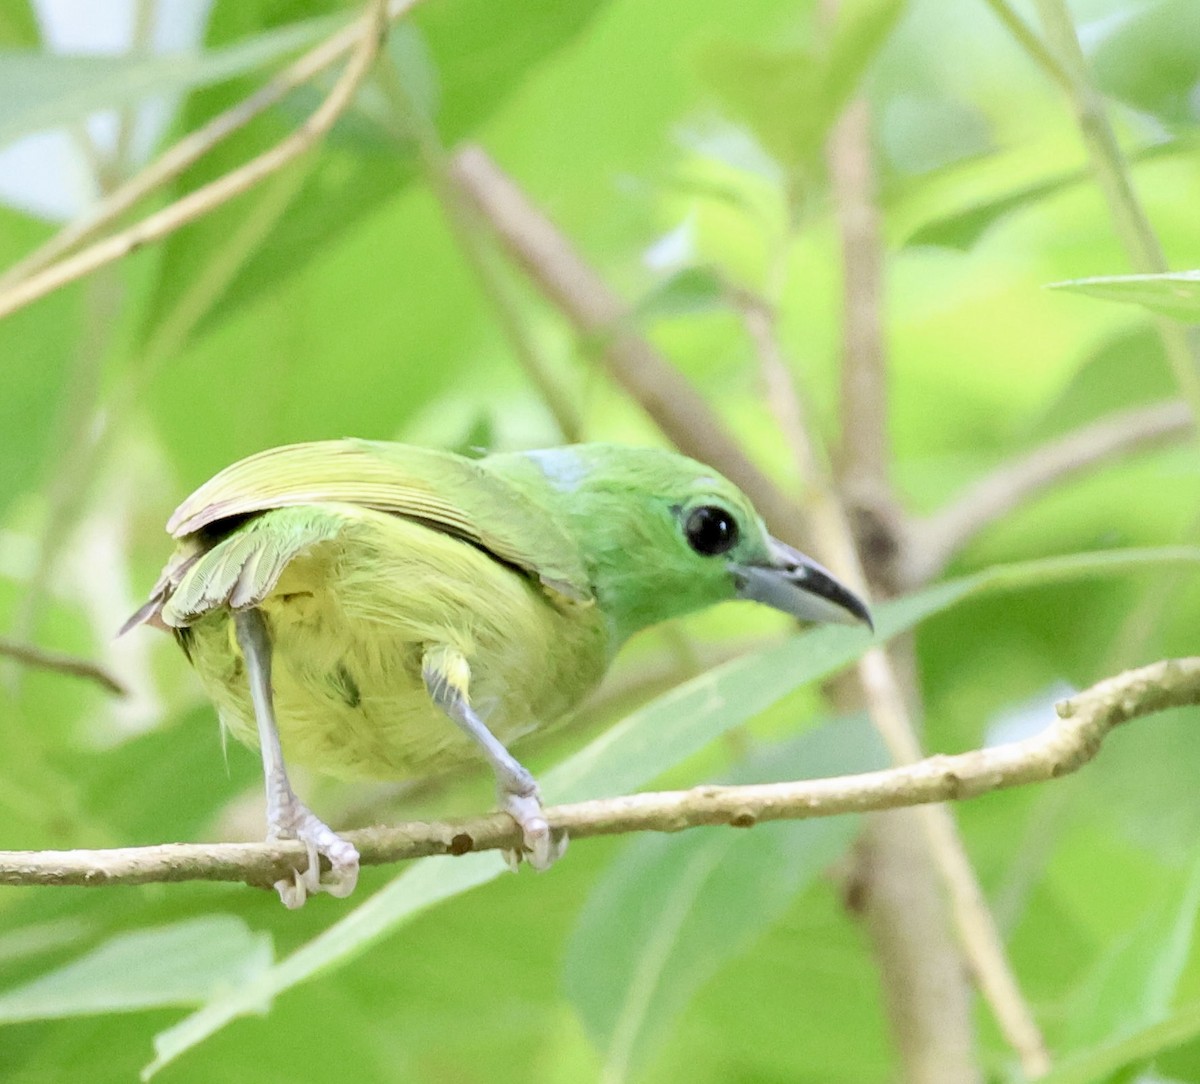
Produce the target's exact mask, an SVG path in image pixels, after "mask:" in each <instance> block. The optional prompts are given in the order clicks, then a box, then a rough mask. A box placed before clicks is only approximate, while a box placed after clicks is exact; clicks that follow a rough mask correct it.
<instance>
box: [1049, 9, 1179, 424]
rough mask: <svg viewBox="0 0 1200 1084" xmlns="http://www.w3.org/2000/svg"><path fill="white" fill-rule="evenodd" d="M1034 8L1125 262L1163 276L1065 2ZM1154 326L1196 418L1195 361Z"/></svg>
mask: <svg viewBox="0 0 1200 1084" xmlns="http://www.w3.org/2000/svg"><path fill="white" fill-rule="evenodd" d="M1037 9H1038V12H1039V14H1040V15H1041V20H1042V25H1043V26H1044V27H1045V30H1046V37H1047V40H1048V42H1049V44H1050V46H1051V47H1052V48H1053V49H1054V51H1055V52H1056V53H1057V54H1058V56H1059V60H1060V63H1061V64H1062V67H1063V70H1064V72H1065V73H1066V75H1067V77H1068V78H1067V83H1066V87H1065V89H1066V91H1067V94H1068V96H1069V98H1070V100H1071V105H1072V107H1073V109H1074V111H1075V118H1076V121H1077V123H1078V124H1079V132H1080V135H1081V136H1082V138H1083V143H1084V146H1085V148H1086V149H1087V154H1088V158H1089V160H1090V162H1091V169H1092V175H1093V176H1094V177H1095V180H1096V183H1097V185H1098V186H1099V188H1100V190H1101V191H1102V192H1103V193H1104V198H1105V200H1106V201H1107V203H1108V208H1109V213H1110V214H1111V215H1112V220H1113V225H1114V227H1115V228H1116V232H1117V236H1118V237H1119V238H1120V240H1121V243H1122V245H1123V246H1124V248H1125V251H1126V253H1127V254H1128V256H1129V260H1130V263H1131V264H1132V265H1133V269H1134V270H1135V271H1138V272H1143V273H1149V274H1155V273H1162V272H1165V271H1167V270H1168V265H1167V259H1166V256H1165V255H1164V254H1163V249H1162V245H1161V244H1160V243H1159V240H1158V236H1157V235H1156V234H1155V232H1154V227H1153V226H1152V225H1151V224H1150V220H1149V218H1148V217H1147V216H1146V211H1145V208H1143V207H1142V204H1141V202H1140V201H1139V199H1138V197H1137V193H1136V192H1135V191H1134V189H1133V180H1132V178H1131V177H1130V173H1129V163H1128V162H1127V161H1126V159H1125V155H1124V154H1123V153H1122V151H1121V147H1120V144H1119V143H1118V142H1117V137H1116V134H1115V133H1114V132H1113V128H1112V124H1111V123H1110V121H1109V119H1108V109H1107V106H1106V104H1105V101H1104V98H1103V96H1102V95H1101V94H1100V92H1099V91H1098V90H1096V88H1095V87H1094V86H1093V85H1092V83H1091V80H1090V78H1089V75H1088V69H1087V60H1086V59H1085V57H1084V55H1083V48H1082V46H1081V45H1080V44H1079V35H1078V34H1077V33H1076V31H1075V24H1074V22H1073V21H1072V19H1071V13H1070V11H1069V10H1068V9H1067V5H1066V0H1037ZM1154 323H1155V326H1156V328H1157V330H1158V334H1159V338H1160V339H1161V340H1162V344H1163V350H1164V352H1165V353H1166V355H1167V360H1168V362H1169V363H1170V365H1171V369H1172V371H1173V373H1174V375H1175V382H1176V383H1177V384H1178V385H1179V391H1180V394H1181V395H1182V396H1183V399H1184V401H1185V402H1186V403H1187V404H1188V406H1189V407H1190V408H1191V411H1192V415H1193V417H1196V418H1200V358H1198V357H1197V352H1196V350H1194V349H1193V347H1192V344H1191V343H1189V341H1188V337H1187V333H1186V331H1185V330H1184V328H1183V327H1182V326H1181V325H1180V324H1178V323H1176V322H1175V321H1173V320H1169V319H1167V318H1166V317H1162V316H1158V317H1155V318H1154Z"/></svg>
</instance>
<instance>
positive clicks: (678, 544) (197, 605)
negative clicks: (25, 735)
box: [129, 440, 866, 902]
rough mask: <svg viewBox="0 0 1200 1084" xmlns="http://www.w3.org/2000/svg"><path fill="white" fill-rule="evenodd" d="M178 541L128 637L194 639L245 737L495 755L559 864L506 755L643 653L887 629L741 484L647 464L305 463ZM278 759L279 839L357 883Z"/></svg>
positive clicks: (387, 456)
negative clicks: (748, 632) (775, 533)
mask: <svg viewBox="0 0 1200 1084" xmlns="http://www.w3.org/2000/svg"><path fill="white" fill-rule="evenodd" d="M168 530H169V531H170V533H171V534H172V535H173V536H174V537H175V538H176V540H177V543H178V545H177V550H176V553H175V555H174V556H173V557H172V559H171V561H170V562H169V563H168V565H167V568H166V569H165V571H164V573H163V576H162V578H161V579H160V580H159V582H158V584H157V585H156V586H155V589H154V592H153V594H152V596H151V599H150V601H149V602H148V603H147V604H146V605H145V606H144V607H143V608H142V609H141V610H140V611H139V612H138V613H137V614H135V615H134V617H133V618H131V620H130V622H129V625H131V626H132V625H135V624H138V623H141V622H149V623H152V624H156V625H159V626H161V627H164V628H167V629H170V630H172V631H173V632H174V634H175V635H176V637H177V638H178V640H179V642H180V643H181V645H182V646H183V647H184V649H185V651H186V652H187V654H188V657H189V658H190V659H191V661H192V664H193V665H194V666H195V668H196V672H197V673H198V674H199V676H200V679H201V681H202V682H203V684H204V687H205V689H206V690H207V692H208V694H209V695H210V696H211V697H212V699H213V701H214V703H215V704H216V706H217V709H218V711H219V713H220V716H221V719H222V721H223V723H224V724H225V726H227V727H228V729H229V730H230V731H231V732H232V733H233V734H234V735H235V736H236V737H237V738H239V739H240V740H242V741H246V742H248V743H254V742H256V741H258V740H259V739H262V740H263V741H264V742H265V743H266V745H267V746H276V745H278V744H279V743H278V742H277V741H276V738H275V733H276V731H277V732H278V736H279V739H281V742H282V752H283V753H284V754H286V756H287V758H288V759H289V760H291V761H295V762H298V763H303V764H307V765H310V766H312V767H314V768H316V769H319V770H321V771H323V772H327V773H330V774H333V775H337V776H341V777H345V778H392V777H397V776H406V775H412V774H416V773H422V772H427V771H431V770H434V769H442V768H446V767H449V766H453V765H455V764H459V763H462V762H467V761H476V760H478V759H479V758H480V756H481V753H482V754H483V755H485V756H486V757H487V759H488V760H489V761H490V762H491V763H492V766H493V770H494V771H495V772H496V774H497V779H498V782H499V785H500V789H501V794H502V796H506V798H507V799H512V801H511V802H509V804H508V805H506V808H510V810H511V811H512V812H513V814H514V816H516V817H517V819H518V820H519V821H520V822H521V823H522V825H523V827H525V828H526V837H527V840H528V839H530V838H533V837H536V848H535V850H537V852H538V853H539V854H540V861H541V862H542V864H549V862H551V861H553V858H554V856H555V854H556V853H557V852H555V851H553V850H552V848H550V843H549V837H548V836H547V834H546V828H545V823H544V821H540V820H539V819H538V818H539V814H538V813H537V808H538V807H537V798H536V787H535V786H534V784H533V782H532V779H531V778H530V777H529V776H528V773H527V772H525V770H524V769H523V768H521V767H520V765H519V764H517V763H516V762H515V761H513V760H512V758H511V757H510V756H509V755H508V753H507V752H506V750H505V748H504V746H506V745H507V744H508V743H509V742H511V741H513V740H515V739H518V738H520V737H521V736H522V735H524V734H527V733H529V732H531V731H534V730H538V729H541V728H543V727H546V726H549V725H552V724H554V723H557V722H559V721H560V720H562V719H563V718H564V717H566V716H567V715H569V714H570V712H571V711H573V710H574V709H575V708H576V707H577V706H578V705H579V703H580V701H581V700H582V699H583V698H584V697H585V696H586V695H587V694H588V693H589V692H590V691H591V690H592V689H593V688H594V687H595V686H596V684H597V683H598V682H599V680H600V678H601V677H602V675H603V673H604V671H605V669H606V667H607V666H608V664H609V662H610V661H611V659H612V657H613V655H614V654H615V653H616V651H617V649H618V648H619V647H620V645H621V644H622V643H623V642H624V641H625V640H626V639H627V638H628V637H629V636H631V635H632V634H633V633H635V632H637V631H639V630H640V629H642V628H645V627H646V626H648V625H652V624H655V623H657V622H659V621H662V620H665V619H667V618H670V617H674V616H676V615H679V614H683V613H687V612H689V611H691V610H695V609H698V608H701V607H703V606H707V605H709V604H711V603H714V602H719V601H721V600H723V599H729V598H734V597H736V596H738V595H742V596H743V597H747V598H752V599H757V600H758V601H762V602H766V603H768V604H769V605H772V606H776V607H778V608H781V609H786V610H788V612H792V613H795V614H797V615H798V616H805V617H810V618H815V619H820V620H841V619H844V618H845V616H846V614H847V613H848V614H849V615H850V616H851V617H856V618H860V619H862V618H865V613H866V611H865V610H864V609H863V608H862V604H861V603H860V602H858V600H857V599H854V598H853V596H851V595H849V593H848V592H846V591H845V589H844V588H841V587H840V585H838V584H836V581H833V580H832V579H831V578H830V577H829V576H828V574H827V573H825V572H824V571H823V570H822V569H820V567H819V566H816V565H814V564H812V563H811V562H808V561H807V559H806V558H803V556H802V555H800V554H796V553H795V551H792V550H789V549H788V548H787V547H785V546H782V544H780V543H778V542H776V541H775V540H774V539H772V538H770V536H769V535H768V534H767V532H766V529H765V528H764V526H763V524H762V521H761V520H760V518H759V517H758V516H757V514H756V513H755V511H754V509H753V508H752V507H751V506H750V504H749V502H748V501H747V500H746V498H745V497H744V496H743V495H742V494H741V493H740V492H739V491H738V490H737V489H736V487H734V486H733V485H731V484H730V483H729V482H728V481H726V480H725V479H724V478H722V477H720V475H718V474H716V473H715V472H714V471H712V470H710V469H709V468H707V467H705V466H703V465H702V464H700V463H697V462H695V461H693V460H690V459H686V458H684V457H682V456H679V455H675V454H672V453H669V452H663V451H654V450H649V449H634V448H624V447H618V446H614V445H599V444H589V445H577V446H573V447H568V448H558V449H551V450H546V451H538V452H527V453H513V454H506V455H493V456H488V457H486V458H484V459H481V460H470V459H466V458H464V457H461V456H456V455H452V454H450V453H446V452H435V451H429V450H426V449H420V448H412V447H408V446H405V445H399V444H384V443H372V442H368V441H360V440H344V441H328V442H320V443H312V444H299V445H292V446H288V447H283V448H275V449H271V450H269V451H266V452H262V453H260V454H258V455H255V456H252V457H250V458H248V459H245V460H242V461H241V462H239V463H235V464H234V465H233V466H231V467H229V468H227V469H226V470H224V471H222V472H221V473H219V474H218V475H216V476H215V477H214V478H213V479H211V480H210V481H209V482H207V483H205V484H204V485H203V486H201V487H200V489H198V490H197V491H196V492H195V493H194V494H192V496H190V497H189V498H188V499H187V500H186V501H184V503H183V504H182V505H181V506H180V507H179V509H177V510H176V512H175V513H174V515H173V516H172V517H171V520H170V521H169V523H168ZM814 607H815V608H814ZM243 615H244V616H243ZM255 675H257V677H255ZM252 678H253V679H254V680H251V679H252ZM256 682H257V684H258V687H259V693H258V695H257V699H256V697H255V696H254V695H252V692H251V689H252V686H254V685H255V683H256ZM456 724H457V725H456ZM264 728H265V729H264ZM489 732H490V733H489ZM497 740H498V741H497ZM276 760H278V757H277V756H276V755H275V754H273V753H272V752H271V749H270V748H267V747H266V746H265V747H264V763H265V764H266V766H267V775H268V798H269V807H270V809H271V810H273V812H271V813H270V814H269V816H270V817H271V819H272V834H275V835H287V834H290V835H298V836H299V838H302V839H308V840H310V842H311V841H312V840H314V839H318V840H319V847H320V849H321V851H322V853H326V854H332V855H333V857H334V859H335V867H336V866H337V865H338V862H339V861H340V862H341V864H342V866H343V867H344V869H343V872H345V871H347V870H349V869H350V867H351V865H354V867H355V868H356V863H357V856H353V855H352V852H353V849H352V848H349V846H348V844H344V841H340V840H337V837H334V836H333V834H332V833H330V832H329V830H328V829H327V828H325V826H324V825H323V824H321V823H320V822H319V821H317V820H316V818H315V817H313V816H312V814H311V813H309V812H308V811H307V810H306V809H304V807H303V806H302V805H301V804H300V803H299V802H298V800H296V799H295V796H294V795H293V794H292V793H291V790H290V786H289V785H288V784H287V780H286V775H285V773H284V771H283V768H282V761H281V760H278V764H275V763H274V761H276ZM276 777H278V778H276ZM273 787H274V788H275V789H274V791H273V790H272V788H273ZM273 795H274V797H272V796H273ZM271 800H274V801H276V805H275V806H270V801H271ZM530 803H532V804H530ZM531 825H532V828H531ZM318 830H319V831H318ZM322 832H323V833H324V834H323V835H322V834H321V833H322ZM331 840H332V841H334V842H333V843H332V844H331V843H330V841H331ZM337 844H341V846H342V847H343V848H344V849H345V850H344V852H343V853H340V857H339V853H338V852H337V851H336V845H337ZM331 846H332V847H334V850H330V847H331ZM351 858H352V860H351ZM349 883H350V884H352V883H353V880H352V877H350V878H349ZM314 884H315V882H313V883H312V884H308V885H307V891H314V890H316V888H315V887H314ZM290 891H291V888H290V886H285V887H281V893H282V894H284V897H285V901H289V896H288V893H289V892H290ZM297 891H298V892H299V902H303V897H304V889H302V888H299V887H297ZM289 902H294V898H293V900H290V901H289Z"/></svg>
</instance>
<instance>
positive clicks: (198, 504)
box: [167, 440, 592, 600]
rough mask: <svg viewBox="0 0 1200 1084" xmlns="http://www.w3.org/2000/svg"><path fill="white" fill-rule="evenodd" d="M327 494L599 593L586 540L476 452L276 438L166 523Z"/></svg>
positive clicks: (189, 528)
mask: <svg viewBox="0 0 1200 1084" xmlns="http://www.w3.org/2000/svg"><path fill="white" fill-rule="evenodd" d="M325 502H336V503H340V504H354V505H359V506H362V507H364V508H372V509H375V510H376V511H380V512H389V513H392V514H393V515H398V516H405V517H406V518H409V519H414V520H418V521H420V522H422V523H425V524H427V525H428V526H430V527H433V528H434V529H437V530H441V531H445V532H447V533H448V534H452V535H455V536H456V537H459V538H462V539H465V540H466V541H468V542H471V543H473V544H474V545H477V546H479V547H480V548H482V549H484V550H487V551H488V552H489V553H491V554H493V555H495V556H496V557H497V558H498V559H499V560H501V561H504V562H505V563H507V564H511V565H514V566H516V567H517V568H520V569H522V570H523V571H525V572H527V573H529V574H530V575H532V576H535V577H536V578H537V579H538V580H540V581H541V583H542V585H543V587H545V588H546V589H547V590H548V591H550V592H553V593H555V594H558V595H564V596H566V597H567V598H571V599H575V600H588V599H590V598H591V597H592V592H591V585H590V583H589V581H588V575H587V569H586V567H585V566H584V563H583V558H582V556H581V554H580V552H579V547H578V546H577V545H576V544H575V543H574V542H573V540H572V539H571V537H570V535H569V533H568V532H567V530H566V529H565V527H564V526H563V525H561V524H560V523H559V522H558V521H557V520H556V519H555V517H554V516H553V515H552V514H551V513H550V512H548V511H547V510H546V509H545V508H544V507H543V506H542V505H541V504H539V503H538V502H537V501H535V500H533V499H532V498H531V497H530V496H529V495H528V494H526V493H525V492H524V491H523V490H521V489H520V488H518V487H517V486H515V485H513V484H512V483H511V482H510V481H508V480H506V479H504V478H501V477H498V476H496V475H493V474H491V473H489V472H488V471H485V470H483V469H481V468H480V466H479V465H478V464H477V463H476V462H474V461H473V460H470V459H467V458H465V457H463V456H459V455H454V454H452V453H450V452H439V451H434V450H432V449H427V448H417V447H413V446H411V445H405V444H389V443H383V442H376V441H366V440H332V441H314V442H311V443H307V444H289V445H285V446H283V447H279V448H270V449H268V450H267V451H264V452H259V453H258V454H257V455H252V456H250V457H249V458H247V459H243V460H241V461H239V462H237V463H234V464H233V465H232V466H229V467H226V468H225V470H223V471H221V472H220V473H219V474H217V475H215V476H214V477H213V478H211V479H210V480H209V481H207V482H205V483H204V485H202V486H201V487H200V488H199V489H197V490H196V491H195V492H194V493H193V494H192V495H191V496H190V497H188V498H187V499H186V500H185V501H184V502H183V503H182V504H181V505H180V506H179V507H178V508H177V509H176V510H175V512H174V514H173V515H172V516H171V518H170V520H168V522H167V530H168V532H169V533H170V534H171V535H173V536H174V537H175V538H179V539H183V538H187V537H188V536H190V535H194V534H196V533H197V532H198V531H202V530H204V528H206V527H210V526H213V525H215V524H219V523H220V522H221V521H222V520H227V519H232V518H237V517H242V516H246V515H253V514H254V513H257V512H265V511H268V510H269V509H273V508H288V507H295V506H297V505H306V504H321V503H325ZM256 578H257V577H256Z"/></svg>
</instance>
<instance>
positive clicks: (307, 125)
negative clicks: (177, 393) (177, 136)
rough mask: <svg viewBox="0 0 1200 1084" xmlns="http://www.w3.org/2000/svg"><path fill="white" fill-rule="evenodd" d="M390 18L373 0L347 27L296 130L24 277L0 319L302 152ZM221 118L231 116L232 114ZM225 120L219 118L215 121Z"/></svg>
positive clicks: (364, 64) (348, 98)
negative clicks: (328, 76)
mask: <svg viewBox="0 0 1200 1084" xmlns="http://www.w3.org/2000/svg"><path fill="white" fill-rule="evenodd" d="M418 2H419V0H400V3H399V5H398V8H399V12H400V13H403V12H407V11H408V10H409V9H410V8H412V7H413V6H415V4H416V3H418ZM390 17H391V16H390V5H389V3H388V0H372V2H371V5H370V10H369V11H367V12H366V13H365V14H364V15H363V16H362V17H361V18H360V19H358V20H357V21H356V22H355V23H354V24H353V26H352V27H350V28H347V29H348V30H353V31H354V33H353V35H352V36H351V37H350V38H349V45H352V46H354V48H355V52H354V53H353V55H352V56H351V58H350V61H349V62H348V63H347V65H346V68H345V70H344V71H343V72H342V74H341V76H340V77H339V78H338V80H337V82H336V83H334V85H333V87H332V89H331V90H330V91H329V94H328V95H327V96H326V97H325V99H324V101H322V102H321V104H320V105H319V106H318V107H317V109H316V111H315V112H314V113H313V114H312V115H311V116H310V117H309V118H308V119H307V120H306V121H305V122H304V123H303V124H302V125H301V126H300V127H299V128H297V129H296V131H294V132H292V133H291V134H290V135H288V136H286V137H285V138H284V139H282V140H280V142H278V143H277V144H275V146H273V147H271V148H270V149H269V150H266V151H264V152H263V153H262V154H260V155H258V156H257V157H256V158H252V159H251V160H250V161H249V162H246V163H244V164H243V165H241V166H239V167H238V168H237V169H234V170H231V171H230V172H229V173H226V174H224V175H222V176H220V177H218V178H217V179H216V180H214V181H210V182H209V183H208V184H206V185H203V186H202V187H200V188H198V189H196V191H194V192H189V193H188V194H187V195H186V196H183V197H182V198H181V199H178V200H176V201H175V202H174V203H172V204H169V205H168V206H167V207H164V208H163V209H162V210H161V211H157V212H155V213H154V214H152V215H149V216H147V217H146V218H144V219H142V221H140V222H137V223H135V224H134V225H132V226H130V227H128V228H127V229H124V230H121V231H120V232H119V233H115V234H113V235H112V236H111V237H107V238H105V239H104V240H103V241H98V242H97V243H96V244H94V245H92V246H91V247H89V248H85V249H84V250H83V251H81V252H78V253H76V254H75V255H73V256H68V257H66V258H65V259H63V260H61V261H60V262H58V263H54V264H51V265H50V266H48V267H45V268H43V269H42V270H41V271H36V272H34V273H32V274H29V275H28V276H27V277H23V278H21V279H20V280H19V281H17V282H15V283H14V284H13V285H12V286H11V287H9V288H8V289H6V290H4V291H3V293H0V319H3V318H4V317H5V316H8V315H10V314H11V313H13V312H15V311H16V310H17V309H20V308H23V307H24V306H26V305H29V304H31V303H32V302H34V301H36V300H38V298H41V297H44V296H45V295H46V294H48V293H52V292H53V291H54V290H57V289H59V288H60V287H62V286H65V285H67V284H68V283H70V282H74V281H75V280H76V279H79V278H82V277H83V276H85V275H88V274H91V273H92V272H93V271H95V270H96V269H97V268H99V267H103V266H104V265H105V264H108V263H112V262H113V261H115V260H119V259H121V258H123V257H125V256H128V255H129V254H130V253H132V252H134V251H136V250H137V249H139V248H141V247H142V246H143V245H147V244H150V243H152V242H155V241H161V240H162V239H163V238H164V237H166V236H168V235H169V234H171V233H173V232H174V231H175V230H177V229H179V228H181V227H182V226H186V225H187V224H188V223H189V222H193V221H195V220H196V219H197V218H200V217H202V216H203V215H206V214H208V213H209V212H210V211H213V210H215V209H216V208H217V207H219V206H220V205H221V204H223V203H227V202H228V201H229V200H231V199H233V198H234V197H235V196H238V195H241V194H242V193H243V192H245V191H247V190H248V189H250V188H252V187H254V185H256V184H258V183H259V182H260V181H262V180H264V179H265V178H267V177H269V176H271V175H272V174H273V173H276V172H278V171H279V170H280V169H282V168H283V167H284V166H286V165H287V164H288V163H290V162H292V161H294V160H295V159H296V158H298V157H299V156H300V155H302V154H303V153H304V152H305V151H307V150H308V149H309V148H310V147H312V146H313V145H314V144H315V143H316V142H317V141H318V140H319V139H320V138H321V137H322V136H323V135H324V134H325V133H326V132H328V131H329V129H330V128H332V127H333V124H334V122H335V121H336V120H337V118H338V117H339V116H340V115H341V113H342V112H343V111H344V110H345V109H346V108H347V106H349V105H350V103H351V102H352V101H353V100H354V94H355V92H356V91H357V90H358V87H359V85H360V84H361V83H362V81H363V79H364V78H365V77H366V74H367V72H368V71H370V68H371V65H372V63H373V62H374V60H375V57H376V55H377V53H378V52H379V48H380V46H381V44H382V41H383V36H384V34H385V32H386V29H387V22H388V19H389V18H390ZM346 33H347V32H346V31H343V32H341V33H339V34H337V35H334V38H332V39H330V40H331V41H333V40H338V41H339V44H341V38H342V37H343V36H344V35H345V34H346ZM310 55H311V54H310ZM338 55H341V54H340V52H335V53H334V55H333V57H332V58H330V62H332V59H336V57H337V56H338ZM290 70H292V69H289V71H290ZM318 70H319V69H318ZM288 89H290V87H289V88H288ZM250 100H254V99H250ZM275 100H278V99H275ZM264 108H265V107H264ZM259 111H261V110H259ZM250 115H251V116H252V115H254V114H253V113H251V114H250ZM222 116H228V114H223V115H222ZM221 119H222V118H217V120H221ZM245 119H248V117H246V118H245ZM241 122H242V123H245V120H244V119H243V120H242V121H241ZM214 123H215V122H210V126H209V127H210V128H211V127H212V124H214ZM229 130H232V129H231V128H230V129H227V130H225V131H224V132H223V134H228V131H229ZM218 138H219V137H218ZM215 141H216V140H215V139H214V140H211V141H210V142H209V143H207V144H206V145H205V146H204V148H203V149H204V150H207V149H208V147H209V146H211V145H212V142H215ZM201 153H202V151H201ZM152 169H155V174H156V176H158V175H160V174H161V169H160V168H156V167H152ZM160 183H161V181H160ZM10 274H11V273H10Z"/></svg>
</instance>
